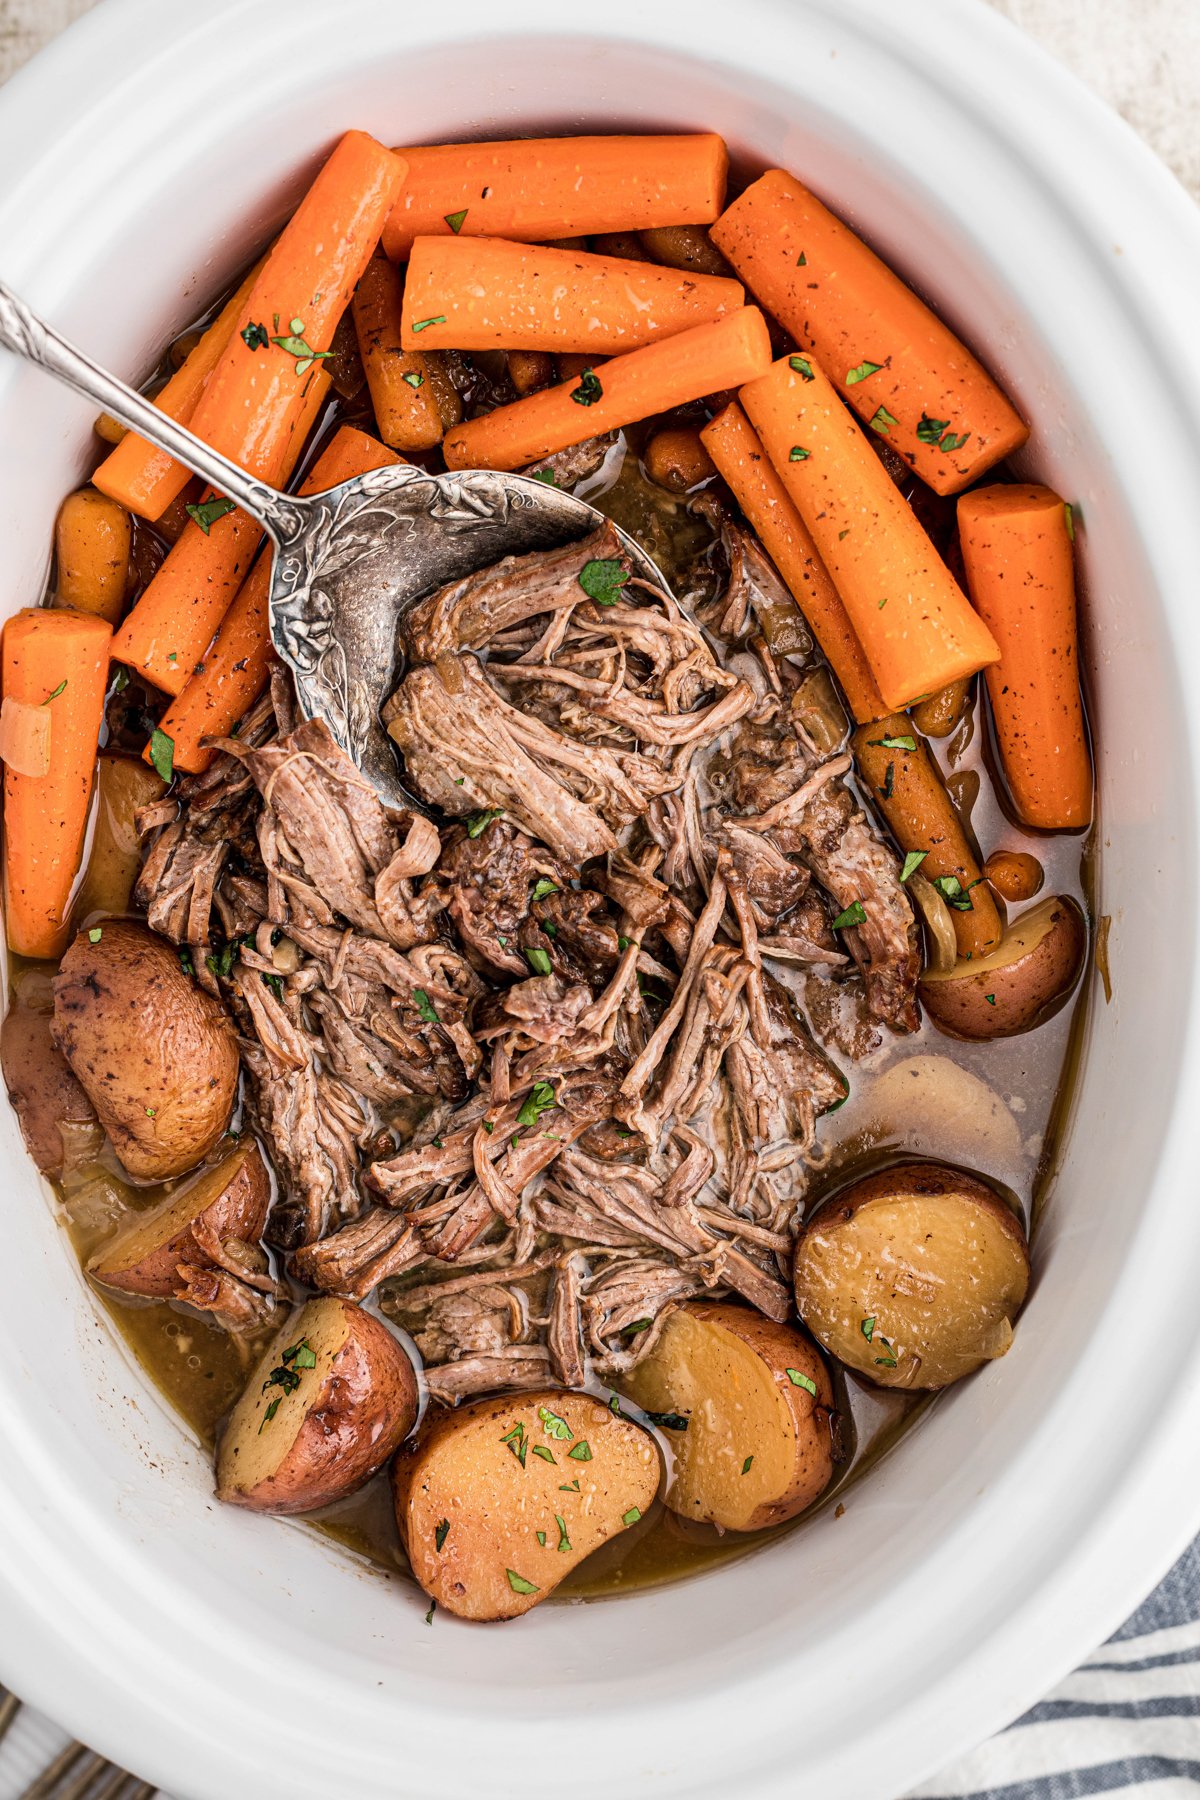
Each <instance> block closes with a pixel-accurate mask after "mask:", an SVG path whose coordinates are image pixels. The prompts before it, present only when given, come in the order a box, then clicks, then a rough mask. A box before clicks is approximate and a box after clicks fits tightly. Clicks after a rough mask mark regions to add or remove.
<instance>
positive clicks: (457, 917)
mask: <svg viewBox="0 0 1200 1800" xmlns="http://www.w3.org/2000/svg"><path fill="white" fill-rule="evenodd" d="M547 881H550V882H553V883H554V884H555V886H556V887H558V888H565V887H566V886H567V884H568V882H569V881H570V871H569V870H568V869H567V868H566V867H565V866H564V864H562V863H560V862H559V860H558V858H557V857H555V856H551V854H550V852H549V851H548V850H547V849H546V848H545V847H544V845H542V844H539V843H537V842H536V840H535V839H533V838H531V837H530V836H529V835H528V834H527V833H526V832H524V831H518V830H517V828H516V827H515V826H514V825H510V824H509V823H508V821H507V820H505V819H492V820H490V821H489V822H488V823H487V824H486V825H485V826H484V828H483V829H482V830H481V831H479V832H477V834H476V835H475V836H474V837H472V836H470V834H469V833H468V831H467V830H466V828H465V827H463V826H461V825H454V826H451V828H450V830H449V831H448V832H447V833H446V836H445V838H444V840H443V845H442V854H441V858H440V860H439V862H438V865H437V868H436V869H435V870H434V872H433V876H432V884H433V885H436V887H437V889H438V892H439V895H440V896H441V897H442V899H443V901H444V904H445V906H446V909H447V911H448V912H449V914H450V917H451V919H452V920H453V923H454V928H455V930H456V932H457V933H458V936H459V939H460V941H461V942H462V944H463V945H464V947H465V949H466V951H467V954H468V956H470V957H471V960H472V961H473V962H474V963H475V964H476V966H477V967H480V966H482V967H483V968H484V969H503V970H506V971H507V972H508V973H509V974H510V975H526V974H528V972H529V964H528V963H527V962H526V960H525V958H524V957H523V956H522V955H521V952H520V948H519V945H518V937H519V933H520V930H521V926H522V925H523V924H524V923H525V921H526V920H527V919H528V917H529V908H530V904H531V901H532V896H533V892H534V889H535V888H536V887H537V885H538V883H539V882H543V883H544V882H547Z"/></svg>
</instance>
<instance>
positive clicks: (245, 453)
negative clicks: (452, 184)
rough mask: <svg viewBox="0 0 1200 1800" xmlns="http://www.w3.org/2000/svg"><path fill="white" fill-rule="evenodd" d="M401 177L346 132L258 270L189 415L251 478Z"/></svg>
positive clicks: (392, 162) (327, 337) (276, 441)
mask: <svg viewBox="0 0 1200 1800" xmlns="http://www.w3.org/2000/svg"><path fill="white" fill-rule="evenodd" d="M403 177H404V165H403V163H402V162H401V161H400V159H399V157H397V156H395V155H394V154H393V153H392V152H391V151H390V150H385V149H384V148H383V145H382V144H377V143H376V141H375V139H374V138H373V137H368V135H367V134H366V132H364V131H348V132H347V133H346V135H345V136H344V137H343V138H342V139H341V141H340V142H339V143H338V145H337V147H336V148H335V149H334V151H333V154H332V155H331V156H330V158H329V160H328V161H327V162H326V164H325V166H324V168H323V169H322V170H321V172H320V174H319V175H318V176H317V178H316V180H315V181H314V182H313V184H312V186H311V188H309V190H308V193H307V194H306V195H305V196H304V199H303V200H302V201H301V202H300V204H299V206H298V207H297V208H296V211H295V212H294V214H293V215H292V218H291V220H290V221H289V223H288V224H287V225H286V226H285V227H284V229H283V231H282V232H281V233H280V235H279V237H278V239H277V240H276V242H275V245H274V247H273V248H272V250H271V252H270V255H269V256H268V257H267V260H266V262H265V263H264V264H263V268H262V272H261V274H260V275H259V277H258V279H257V280H256V281H255V283H254V286H253V288H252V289H251V291H250V294H249V296H248V298H247V300H246V302H245V304H244V305H243V307H242V310H241V313H240V315H239V317H238V320H237V323H236V327H235V329H234V332H233V335H232V336H231V337H230V339H229V342H228V344H227V345H226V348H225V353H224V355H223V356H222V357H221V359H220V361H219V362H218V363H217V366H216V368H215V369H214V370H213V372H212V378H211V380H210V381H209V384H208V386H207V387H206V388H205V390H204V393H203V395H202V397H201V399H200V402H199V404H198V406H197V407H196V410H195V412H194V413H193V414H192V419H191V428H192V430H193V431H194V432H195V433H196V436H197V437H202V438H203V439H204V440H205V442H206V443H209V444H211V445H212V446H213V447H214V449H217V450H220V451H223V452H224V454H225V455H226V456H228V457H230V458H232V460H233V461H234V462H236V463H240V464H241V466H242V467H243V468H244V469H248V470H249V471H250V473H251V474H252V475H259V476H262V477H263V478H264V479H269V477H268V475H267V471H268V469H269V468H270V467H271V464H272V461H273V459H274V458H275V456H276V455H277V453H278V450H279V445H280V440H281V436H282V435H283V434H284V433H285V430H286V420H287V417H288V403H289V402H290V401H292V400H295V399H297V398H298V396H299V394H300V392H301V389H302V388H303V387H304V384H305V381H306V380H307V379H308V376H309V374H310V373H311V370H312V367H313V362H314V359H315V358H317V357H324V356H326V355H327V354H328V352H329V348H330V345H331V344H332V342H333V334H334V331H335V329H336V327H337V323H338V320H339V319H340V318H341V316H342V314H343V312H345V310H346V307H347V305H348V304H349V301H350V296H351V294H352V293H353V291H354V286H355V283H356V282H357V281H358V279H359V276H360V275H361V274H362V272H363V270H364V269H365V268H366V266H367V263H368V261H369V260H370V257H371V252H372V251H373V250H374V248H375V245H376V243H377V241H378V238H379V233H380V230H381V228H382V225H383V221H384V219H385V218H386V217H387V215H388V212H389V210H390V208H391V206H392V203H393V201H394V200H395V198H396V195H397V194H398V193H399V191H400V183H401V181H402V180H403Z"/></svg>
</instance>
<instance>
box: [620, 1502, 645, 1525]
mask: <svg viewBox="0 0 1200 1800" xmlns="http://www.w3.org/2000/svg"><path fill="white" fill-rule="evenodd" d="M641 1516H642V1509H641V1507H640V1506H631V1507H630V1509H629V1511H628V1512H627V1513H622V1514H621V1523H622V1525H636V1524H637V1522H638V1520H639V1519H640V1518H641Z"/></svg>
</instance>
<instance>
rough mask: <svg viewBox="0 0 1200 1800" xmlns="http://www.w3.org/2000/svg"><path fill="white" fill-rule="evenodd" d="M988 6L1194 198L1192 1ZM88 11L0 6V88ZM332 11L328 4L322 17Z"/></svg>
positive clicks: (1196, 34) (7, 1) (1199, 46)
mask: <svg viewBox="0 0 1200 1800" xmlns="http://www.w3.org/2000/svg"><path fill="white" fill-rule="evenodd" d="M165 3H166V4H184V3H186V0H165ZM904 3H906V4H913V3H914V0H904ZM967 3H968V0H963V4H967ZM970 3H973V0H970ZM988 3H989V4H990V5H992V6H994V7H995V8H996V11H997V12H1002V13H1005V14H1006V15H1007V16H1008V18H1010V19H1012V20H1013V21H1014V22H1015V23H1016V24H1017V25H1019V26H1020V27H1021V28H1022V30H1024V31H1027V32H1028V33H1029V35H1030V36H1031V37H1034V38H1037V39H1038V41H1039V42H1040V43H1042V44H1044V45H1045V47H1046V49H1047V50H1049V51H1050V52H1051V53H1052V54H1053V55H1054V56H1057V57H1058V58H1059V60H1060V61H1061V62H1064V63H1066V65H1067V67H1068V68H1070V69H1073V70H1074V71H1075V73H1076V74H1077V75H1078V76H1079V77H1080V78H1081V79H1082V80H1083V81H1085V82H1086V83H1087V85H1088V86H1089V87H1090V88H1091V89H1092V90H1093V91H1094V92H1095V93H1097V94H1099V95H1100V97H1101V99H1103V100H1107V101H1108V103H1109V105H1110V106H1114V107H1115V108H1116V109H1117V111H1118V112H1119V113H1120V114H1121V115H1122V117H1123V118H1125V119H1127V120H1128V121H1129V123H1130V124H1131V125H1132V126H1133V128H1134V130H1135V131H1136V132H1138V133H1139V134H1140V136H1142V137H1143V138H1145V140H1146V142H1147V143H1148V144H1149V145H1150V146H1151V148H1152V149H1154V150H1155V151H1157V153H1158V155H1159V156H1161V157H1162V159H1163V161H1164V162H1165V163H1166V164H1167V165H1168V166H1169V167H1170V168H1172V169H1173V170H1174V171H1175V173H1176V175H1178V177H1179V179H1180V180H1181V181H1182V182H1183V184H1184V186H1185V187H1186V188H1187V189H1188V190H1189V192H1190V193H1191V194H1192V196H1193V197H1194V198H1195V199H1197V200H1200V0H1101V3H1100V4H1099V5H1097V3H1096V0H988ZM97 4H99V5H103V4H104V0H0V82H2V81H4V80H5V79H6V78H7V77H8V76H9V75H11V74H12V72H13V70H14V69H17V68H19V67H20V66H21V64H22V63H23V62H24V61H25V60H26V58H27V57H30V56H32V55H33V53H34V51H35V50H37V49H39V48H40V47H41V45H42V44H44V43H47V42H48V41H49V39H50V38H52V37H54V36H55V35H56V33H58V32H60V31H62V30H63V29H64V27H65V26H67V25H69V24H70V23H71V21H72V19H77V18H78V17H79V15H80V14H81V13H84V12H87V11H88V10H89V8H90V7H92V6H93V5H97ZM336 6H337V0H330V12H331V15H332V14H333V13H334V12H336Z"/></svg>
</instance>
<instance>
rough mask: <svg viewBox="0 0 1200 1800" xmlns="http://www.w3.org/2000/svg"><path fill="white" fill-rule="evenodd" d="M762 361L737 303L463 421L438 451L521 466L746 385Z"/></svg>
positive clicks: (752, 317)
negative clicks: (722, 314) (708, 321)
mask: <svg viewBox="0 0 1200 1800" xmlns="http://www.w3.org/2000/svg"><path fill="white" fill-rule="evenodd" d="M770 361H771V344H770V339H769V337H768V335H767V326H766V321H765V320H764V318H763V316H762V314H761V313H760V312H759V310H758V308H757V307H755V306H743V307H741V308H739V310H738V311H737V312H735V313H730V314H729V315H728V316H727V317H726V318H724V319H718V320H717V321H716V323H715V324H713V325H696V326H693V328H692V329H691V331H681V332H680V333H679V334H678V336H676V337H671V338H664V339H663V340H662V342H661V343H658V344H646V345H645V346H644V347H643V348H642V349H641V350H630V351H629V352H628V353H627V354H626V355H624V356H614V357H613V359H612V361H611V362H607V363H605V364H604V367H603V368H602V369H601V370H600V373H599V374H598V375H597V374H596V373H594V372H588V373H585V374H584V375H582V376H581V377H580V378H579V380H578V381H563V382H559V384H558V385H557V387H552V388H546V389H544V390H543V391H542V392H541V393H540V394H529V395H527V396H526V398H525V399H524V400H517V401H515V402H514V403H513V405H511V406H499V407H497V408H496V410H495V412H490V413H487V414H485V415H484V416H483V417H482V418H479V419H469V420H468V421H467V422H466V423H465V424H463V425H459V426H458V427H457V428H456V429H455V430H454V431H451V432H449V433H448V434H447V437H446V441H445V443H444V445H443V446H442V453H443V455H444V456H445V458H446V464H447V467H448V468H451V469H523V468H525V467H527V465H528V464H529V463H532V462H537V461H538V460H539V459H540V458H541V457H543V456H553V454H554V452H555V451H556V450H565V449H567V447H568V446H569V445H571V444H577V443H579V442H580V440H581V439H582V438H589V437H594V436H596V434H597V433H599V432H602V431H612V430H614V429H616V428H618V427H620V426H622V425H631V424H633V422H634V421H635V420H636V419H648V418H649V417H650V416H651V414H653V413H660V412H669V411H670V409H671V408H672V407H673V406H683V405H685V404H686V403H687V402H688V401H689V400H698V399H700V397H701V396H702V395H704V394H711V393H714V392H716V390H717V389H719V388H728V387H737V386H739V385H740V384H741V383H742V382H743V381H751V380H753V379H754V377H755V376H756V375H761V374H762V373H763V371H764V370H765V369H767V368H768V367H769V366H770Z"/></svg>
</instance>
